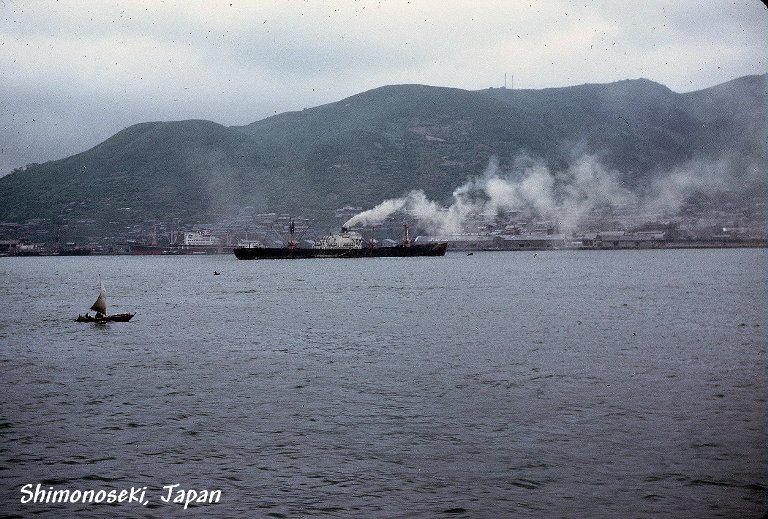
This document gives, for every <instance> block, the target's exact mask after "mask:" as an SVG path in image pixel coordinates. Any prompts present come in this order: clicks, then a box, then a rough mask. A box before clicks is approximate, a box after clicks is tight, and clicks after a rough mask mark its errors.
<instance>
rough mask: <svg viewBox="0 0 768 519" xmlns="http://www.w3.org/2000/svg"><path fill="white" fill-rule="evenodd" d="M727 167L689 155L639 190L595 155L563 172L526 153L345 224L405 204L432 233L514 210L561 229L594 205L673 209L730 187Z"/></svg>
mask: <svg viewBox="0 0 768 519" xmlns="http://www.w3.org/2000/svg"><path fill="white" fill-rule="evenodd" d="M731 170H732V167H731V165H730V161H729V159H728V158H727V157H725V158H722V159H720V160H717V161H691V162H689V163H687V164H685V165H682V166H679V167H677V168H675V169H673V170H672V171H671V172H669V173H668V174H666V175H661V176H658V177H657V180H655V181H653V182H652V183H651V185H650V186H649V188H648V189H646V191H645V192H644V193H643V194H637V193H635V192H634V191H632V190H630V189H629V188H627V187H625V186H624V185H623V182H622V180H621V175H620V174H619V173H618V172H616V171H613V170H610V169H607V168H605V167H604V166H603V165H602V164H601V163H600V162H599V161H598V160H597V158H596V157H595V156H594V155H587V154H585V155H582V156H580V157H578V158H577V159H576V160H575V161H574V162H573V163H572V164H571V165H570V166H569V167H568V168H567V169H565V170H563V171H552V170H550V169H549V168H548V167H547V166H546V165H545V164H544V163H542V162H540V161H534V160H531V159H528V158H525V157H522V158H520V159H518V160H517V161H516V162H515V166H513V167H512V169H511V170H509V171H503V170H502V169H501V168H500V166H499V163H498V160H497V159H496V158H492V159H491V160H490V162H489V163H488V166H487V167H486V169H485V171H484V172H483V174H482V175H480V176H477V177H473V178H471V179H469V180H468V181H467V182H466V183H465V184H463V185H461V186H459V187H458V188H456V190H454V192H453V195H452V199H453V200H452V203H451V204H450V205H448V206H447V207H445V206H442V205H440V204H439V203H437V202H435V201H433V200H429V199H428V198H427V197H426V195H425V194H424V192H423V191H421V190H415V191H411V192H410V193H408V194H407V195H406V196H404V197H401V198H396V199H392V200H386V201H384V202H382V203H381V204H379V205H377V206H376V207H374V208H373V209H369V210H368V211H364V212H362V213H359V214H357V215H355V216H353V217H352V218H351V219H350V220H348V221H347V222H346V224H345V226H347V227H352V226H368V225H376V224H379V223H381V222H383V221H384V220H386V219H387V218H388V217H390V216H392V215H393V214H394V213H396V212H398V211H406V212H408V213H409V215H410V216H412V217H413V218H414V219H416V220H417V221H418V222H419V224H420V225H421V226H422V227H424V228H425V229H426V230H427V231H429V232H431V233H433V234H438V235H441V234H455V233H460V232H465V231H466V226H465V224H466V222H467V221H468V219H469V218H470V217H471V216H474V215H478V214H486V215H487V214H499V213H502V212H505V211H521V212H524V213H526V214H527V215H529V216H533V217H538V218H544V219H547V220H550V221H553V222H556V223H557V224H558V226H559V228H560V230H561V231H562V232H570V231H574V230H576V229H577V228H578V226H579V224H580V223H581V222H583V220H584V218H585V217H586V216H587V215H589V214H590V213H592V212H593V211H595V210H597V209H603V208H617V207H630V208H632V210H633V211H635V212H636V213H638V214H667V215H674V214H677V213H678V212H679V210H680V208H681V206H682V205H683V204H684V203H685V201H686V200H687V199H688V198H689V197H690V196H691V195H693V194H695V193H697V192H699V193H702V192H703V193H710V194H711V193H716V192H720V191H723V190H725V189H727V188H728V186H733V185H734V182H733V176H732V173H731Z"/></svg>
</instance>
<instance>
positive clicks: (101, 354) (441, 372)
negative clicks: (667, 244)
mask: <svg viewBox="0 0 768 519" xmlns="http://www.w3.org/2000/svg"><path fill="white" fill-rule="evenodd" d="M214 270H218V271H220V272H221V275H220V276H213V271H214ZM99 274H100V275H101V277H102V279H103V280H104V283H105V285H106V287H107V292H108V301H109V303H110V305H111V308H110V311H112V312H121V311H135V312H137V315H136V317H135V318H134V319H133V321H131V322H130V323H113V324H109V325H101V326H98V325H92V324H85V323H75V322H73V321H72V318H73V317H75V316H76V315H77V314H78V313H82V312H84V311H85V310H86V309H87V307H88V306H89V305H90V304H91V303H92V302H93V300H94V299H95V297H96V294H97V290H98V275H99ZM766 291H767V288H766V251H765V250H756V249H751V250H703V251H685V250H666V251H616V252H609V251H605V252H578V251H572V252H548V253H542V252H539V253H536V254H534V253H533V252H531V253H525V252H519V253H475V254H474V255H473V256H466V255H464V254H458V253H449V254H448V255H447V256H446V257H444V258H403V259H396V258H392V259H387V258H381V259H361V260H305V261H280V260H276V261H261V262H238V261H237V260H235V259H234V257H231V256H211V257H170V258H165V257H155V258H151V257H81V258H76V257H71V258H63V257H62V258H0V300H2V301H3V307H2V312H1V313H0V373H2V385H3V391H2V392H0V402H1V404H2V405H1V407H0V409H1V412H2V415H1V416H0V438H2V443H1V444H0V451H1V452H2V455H1V456H0V479H1V480H2V489H1V490H2V503H0V504H1V506H2V509H0V515H18V516H22V517H31V516H35V517H67V516H85V517H115V516H118V517H121V516H125V517H128V516H131V517H195V516H199V515H203V514H205V515H206V516H210V517H305V516H326V517H350V518H351V517H648V518H655V517H718V516H723V517H759V516H761V515H762V514H763V513H764V512H765V510H766V502H767V496H766V494H767V492H766V490H767V489H766V480H765V476H766V451H765V440H766V436H765V409H766V403H765V397H766V326H767V324H766ZM27 483H32V484H37V483H41V484H42V485H43V488H49V487H51V486H52V487H54V489H65V488H66V489H82V490H86V489H96V490H98V489H107V490H108V489H118V490H119V489H124V488H130V487H131V486H135V487H140V486H147V487H148V490H147V491H146V494H147V500H148V501H149V504H148V505H147V506H141V505H137V504H135V503H132V504H129V503H122V504H119V505H107V504H103V503H102V504H90V505H83V504H45V503H43V504H31V503H27V504H22V503H21V502H20V500H21V498H22V496H23V494H22V493H21V492H20V489H21V487H22V486H23V485H24V484H27ZM174 483H179V484H180V487H179V488H182V487H183V488H188V489H209V490H212V489H220V490H221V491H222V498H221V501H220V503H219V504H216V505H206V506H202V505H198V506H196V507H193V508H190V509H188V510H183V507H182V506H179V505H174V504H172V503H168V504H166V503H163V502H162V501H161V500H160V499H159V498H160V496H161V495H164V494H163V492H162V487H163V486H164V485H168V484H174Z"/></svg>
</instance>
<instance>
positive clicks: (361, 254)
mask: <svg viewBox="0 0 768 519" xmlns="http://www.w3.org/2000/svg"><path fill="white" fill-rule="evenodd" d="M288 230H289V231H290V234H291V237H290V239H289V240H288V246H287V247H264V246H262V245H260V244H254V245H250V246H244V247H235V249H234V252H235V256H236V257H237V259H241V260H255V259H305V258H403V257H410V256H444V255H445V249H446V248H447V247H448V242H436V243H426V244H422V243H412V242H411V240H410V237H409V235H408V225H403V241H402V242H400V243H398V244H397V245H393V246H392V247H378V246H376V243H375V242H374V241H373V240H369V241H365V240H364V239H363V236H362V235H361V234H360V233H359V232H356V231H351V230H349V229H348V228H346V227H342V228H341V232H339V233H334V234H330V235H328V236H324V237H322V238H320V239H319V240H318V241H317V242H316V243H315V244H314V246H313V247H309V248H300V247H296V242H295V241H294V239H293V233H294V227H293V222H291V224H290V225H289V227H288Z"/></svg>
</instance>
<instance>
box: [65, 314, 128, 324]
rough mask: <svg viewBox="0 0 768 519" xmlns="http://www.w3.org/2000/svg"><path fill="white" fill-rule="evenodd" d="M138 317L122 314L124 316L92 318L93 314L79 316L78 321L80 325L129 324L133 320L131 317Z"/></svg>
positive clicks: (113, 315) (114, 315)
mask: <svg viewBox="0 0 768 519" xmlns="http://www.w3.org/2000/svg"><path fill="white" fill-rule="evenodd" d="M134 315H136V314H135V313H133V314H130V313H127V312H126V313H122V314H112V315H104V316H101V317H99V316H96V317H94V316H92V315H91V314H85V315H78V316H77V319H75V321H77V322H78V323H110V322H115V323H127V322H128V321H130V320H131V317H133V316H134Z"/></svg>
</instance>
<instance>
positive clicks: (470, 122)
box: [0, 75, 766, 228]
mask: <svg viewBox="0 0 768 519" xmlns="http://www.w3.org/2000/svg"><path fill="white" fill-rule="evenodd" d="M765 100H766V75H762V76H748V77H743V78H739V79H736V80H734V81H730V82H728V83H724V84H721V85H718V86H716V87H713V88H709V89H705V90H701V91H697V92H690V93H685V94H679V93H675V92H672V91H671V90H669V89H668V88H666V87H664V86H663V85H660V84H657V83H654V82H652V81H648V80H644V79H639V80H626V81H619V82H616V83H610V84H595V85H580V86H574V87H568V88H551V89H544V90H508V89H488V90H482V91H466V90H459V89H453V88H438V87H429V86H422V85H396V86H386V87H381V88H377V89H374V90H370V91H368V92H363V93H360V94H357V95H355V96H352V97H349V98H347V99H343V100H341V101H338V102H336V103H331V104H327V105H323V106H319V107H315V108H309V109H306V110H302V111H300V112H289V113H284V114H280V115H276V116H273V117H269V118H267V119H264V120H261V121H257V122H254V123H252V124H250V125H247V126H242V127H225V126H222V125H220V124H216V123H213V122H209V121H179V122H148V123H141V124H137V125H134V126H131V127H129V128H126V129H125V130H123V131H121V132H119V133H117V134H115V135H114V136H112V137H110V138H109V139H107V140H106V141H104V142H103V143H101V144H99V145H98V146H96V147H94V148H92V149H90V150H88V151H85V152H83V153H79V154H77V155H73V156H71V157H68V158H66V159H62V160H57V161H52V162H47V163H44V164H35V165H31V166H29V167H26V168H20V169H17V170H15V171H14V172H13V173H12V174H10V175H8V176H6V177H3V178H0V221H4V222H25V221H27V220H30V219H32V218H51V219H56V218H59V219H61V218H67V219H69V220H72V219H77V218H84V219H94V220H96V221H97V222H98V225H101V226H102V227H105V228H107V227H109V228H113V227H119V226H125V225H130V224H131V223H135V222H137V221H146V220H157V221H161V222H172V221H174V220H177V221H184V222H195V221H198V222H199V221H212V220H214V219H216V218H219V217H222V216H225V215H227V214H230V213H231V212H232V211H236V210H237V209H238V208H242V207H246V206H247V207H249V208H250V209H251V210H252V211H254V212H267V211H276V212H292V213H302V214H308V215H310V216H316V215H320V216H318V217H320V218H322V215H326V214H328V211H332V210H333V209H335V208H337V207H341V206H344V205H354V206H362V207H371V206H373V205H375V204H377V203H378V202H380V201H381V200H383V199H386V198H390V197H396V196H400V195H402V194H403V193H405V192H407V191H409V190H411V189H423V190H424V191H425V192H426V193H427V195H428V196H429V197H431V198H434V199H437V200H446V199H448V198H449V197H450V194H451V193H452V191H453V190H454V189H455V188H456V187H457V186H459V185H461V184H462V183H464V182H465V181H466V179H467V178H468V177H470V176H473V175H477V174H479V173H481V172H482V170H483V169H484V168H485V166H486V164H487V163H488V160H489V158H490V157H491V156H496V157H498V158H499V161H500V163H501V164H502V166H504V165H508V164H511V163H512V162H513V161H514V160H515V159H516V158H517V157H519V156H521V155H523V154H524V155H527V156H529V157H533V158H536V159H541V160H543V161H545V162H546V163H547V164H549V165H550V167H551V168H554V169H559V168H564V167H566V165H567V164H568V163H569V162H570V161H571V160H572V159H573V158H574V156H576V155H578V154H580V153H590V154H595V155H596V156H598V157H599V159H600V160H601V161H602V162H603V163H604V164H605V165H607V166H609V167H611V168H615V169H616V170H618V171H619V172H620V173H621V174H622V175H623V179H622V180H623V181H624V183H625V184H626V185H627V186H629V187H631V188H633V189H638V190H641V189H643V188H644V186H647V185H648V184H649V183H650V182H652V181H653V179H654V178H656V177H657V176H658V175H661V174H663V173H664V172H666V171H668V170H669V169H671V168H673V167H674V166H676V165H680V164H684V163H686V162H687V161H690V160H691V159H693V158H700V159H704V160H706V159H714V158H718V157H720V156H722V155H724V154H727V155H729V156H730V157H733V158H734V160H735V163H736V164H738V165H739V167H740V168H743V169H744V171H745V173H744V183H745V184H749V183H752V184H755V183H756V185H757V188H755V189H758V191H756V190H755V189H752V192H753V193H755V192H759V189H763V188H764V184H765V178H764V169H763V170H762V172H761V171H757V173H758V174H757V175H755V174H754V173H755V170H756V169H757V170H760V168H761V166H755V165H756V164H757V165H763V166H762V167H763V168H764V164H765V142H766V126H765V121H766V109H765ZM750 168H751V170H752V174H751V176H750V174H749V171H750ZM760 173H762V174H760ZM747 187H753V188H754V186H747Z"/></svg>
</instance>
